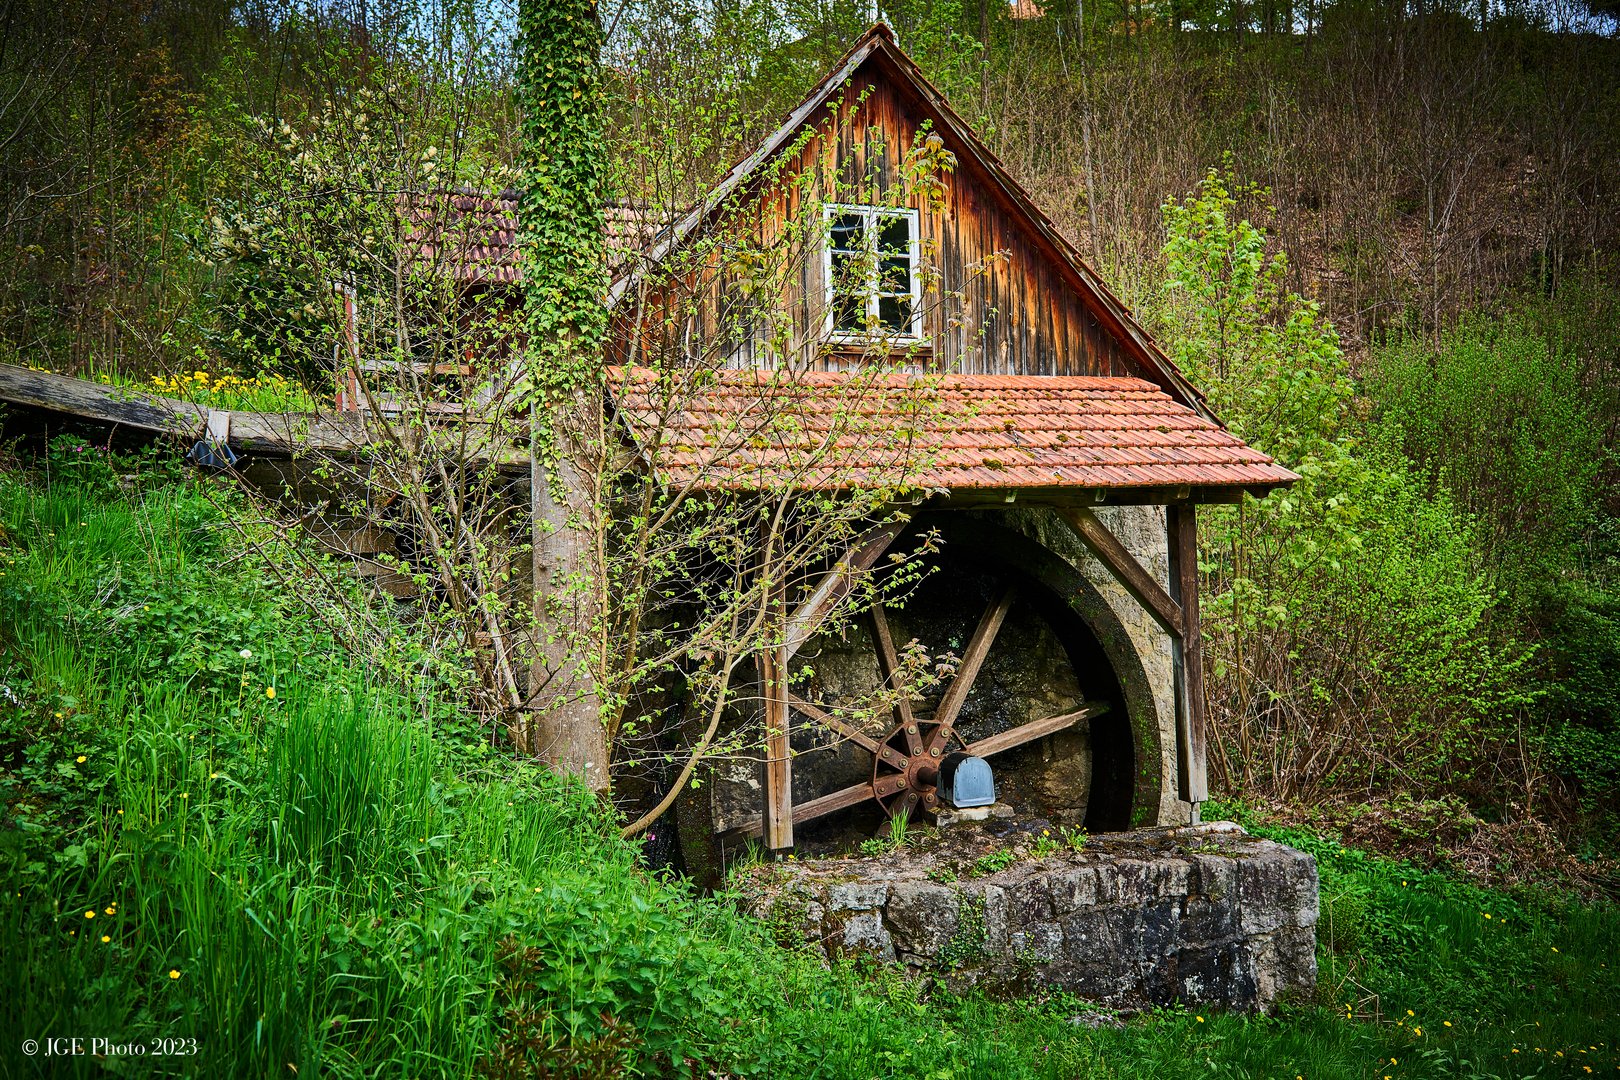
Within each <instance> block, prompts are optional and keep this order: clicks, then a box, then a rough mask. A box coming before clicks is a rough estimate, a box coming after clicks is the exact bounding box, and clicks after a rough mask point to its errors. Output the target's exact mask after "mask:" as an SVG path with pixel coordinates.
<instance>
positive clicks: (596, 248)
mask: <svg viewBox="0 0 1620 1080" xmlns="http://www.w3.org/2000/svg"><path fill="white" fill-rule="evenodd" d="M518 35H519V48H518V57H519V71H518V100H519V103H520V105H521V107H522V111H523V117H522V125H523V126H522V132H523V143H522V160H523V183H524V190H523V195H522V198H521V200H520V203H519V210H518V214H519V221H520V232H521V241H520V253H521V256H522V267H523V275H524V277H523V280H524V305H525V315H526V326H527V335H528V336H527V341H526V344H525V346H524V350H523V359H524V363H525V369H526V370H525V375H526V376H527V380H528V386H529V391H530V394H531V395H532V406H531V408H532V411H531V414H530V453H531V456H532V460H533V464H532V466H531V469H532V471H531V474H530V481H531V483H530V502H531V506H530V510H531V527H532V532H533V552H534V555H533V570H534V581H533V587H534V624H535V626H534V656H533V657H532V663H531V665H530V679H529V701H528V705H529V709H530V716H531V718H532V720H531V722H530V723H528V724H525V725H523V727H524V729H525V730H524V731H523V732H522V733H521V734H522V736H523V738H522V740H521V743H520V745H521V747H522V749H525V750H527V751H528V752H530V753H534V754H538V755H539V756H541V757H543V758H544V759H545V760H546V761H548V762H550V763H551V764H552V766H553V767H554V768H555V769H556V770H557V771H558V772H562V773H567V774H572V775H576V776H579V777H580V778H581V779H582V780H584V782H585V783H586V784H587V785H588V786H589V787H590V788H591V789H592V790H593V791H599V792H600V791H606V790H607V788H608V763H609V752H610V748H609V747H608V746H607V738H606V735H605V733H604V729H603V726H602V717H601V709H600V703H599V699H598V693H597V690H598V686H597V683H596V678H597V675H598V673H599V670H600V664H599V660H600V658H601V651H602V642H601V635H600V634H599V633H598V632H597V629H598V624H599V620H598V619H597V617H596V616H597V610H596V609H597V605H598V603H599V601H598V584H599V583H598V581H597V580H596V571H597V570H598V567H597V565H596V560H595V558H594V557H593V555H594V552H595V549H596V545H595V543H594V540H595V538H596V535H597V533H596V530H598V529H600V528H601V527H602V514H601V513H600V512H599V506H598V499H597V492H596V491H595V490H594V489H593V488H591V487H590V486H589V484H588V480H589V479H590V478H591V477H592V476H593V475H594V474H593V473H592V471H591V468H590V467H589V466H587V465H586V464H585V463H587V462H593V461H595V460H596V458H597V457H598V456H599V454H600V452H601V449H602V446H603V443H602V434H603V433H602V430H601V410H602V395H603V393H604V384H603V379H604V371H603V357H604V348H605V343H606V340H607V311H606V308H605V307H604V306H603V303H602V297H603V296H604V295H606V293H607V281H608V277H607V250H606V239H605V236H604V226H605V222H604V219H603V205H604V202H605V200H606V196H607V168H608V157H609V154H608V148H607V140H606V136H605V134H604V129H603V120H602V73H601V49H602V27H601V23H600V21H599V19H598V13H597V8H596V3H595V2H594V0H521V2H520V4H519V7H518ZM525 744H526V745H525Z"/></svg>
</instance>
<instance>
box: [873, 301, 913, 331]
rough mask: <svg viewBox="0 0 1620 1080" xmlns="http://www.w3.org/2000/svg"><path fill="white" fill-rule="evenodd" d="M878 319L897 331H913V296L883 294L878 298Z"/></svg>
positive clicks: (888, 327)
mask: <svg viewBox="0 0 1620 1080" xmlns="http://www.w3.org/2000/svg"><path fill="white" fill-rule="evenodd" d="M878 319H879V321H881V322H882V323H883V325H884V326H885V327H886V328H887V329H889V330H893V331H895V332H896V333H900V334H909V333H911V297H909V296H881V297H879V298H878Z"/></svg>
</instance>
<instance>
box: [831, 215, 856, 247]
mask: <svg viewBox="0 0 1620 1080" xmlns="http://www.w3.org/2000/svg"><path fill="white" fill-rule="evenodd" d="M863 225H864V221H863V219H862V218H861V215H859V214H839V215H838V216H837V217H835V218H833V222H832V236H831V237H830V242H831V244H832V246H833V247H834V248H835V249H839V250H843V251H859V250H860V247H861V230H862V227H863Z"/></svg>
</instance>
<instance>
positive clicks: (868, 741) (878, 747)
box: [788, 694, 906, 769]
mask: <svg viewBox="0 0 1620 1080" xmlns="http://www.w3.org/2000/svg"><path fill="white" fill-rule="evenodd" d="M788 707H789V708H791V709H794V710H796V711H798V712H801V713H803V714H804V715H806V716H808V717H809V718H810V719H812V720H814V721H815V722H816V723H818V724H820V725H821V726H822V727H825V728H830V729H831V730H833V731H835V732H837V733H838V734H840V735H842V736H843V737H844V738H846V739H848V740H849V741H850V742H852V743H854V744H855V745H856V746H859V747H861V748H862V749H863V750H865V751H866V752H867V753H869V754H872V755H873V756H875V757H878V758H881V759H882V760H883V761H884V762H886V763H887V764H889V765H892V766H893V767H894V768H896V769H903V768H905V767H906V755H904V754H902V753H901V752H900V751H898V750H896V749H894V748H893V747H891V746H886V745H884V744H883V743H881V742H878V740H876V739H874V738H872V736H870V735H868V734H867V733H866V732H864V731H862V730H861V729H860V728H858V727H856V726H855V725H854V724H851V723H849V722H848V721H847V720H844V719H842V718H841V717H838V716H835V715H833V714H832V713H830V712H828V711H826V710H825V709H823V708H821V707H820V706H819V705H812V704H810V702H808V701H805V700H804V699H803V698H801V697H798V696H797V695H795V694H789V695H788Z"/></svg>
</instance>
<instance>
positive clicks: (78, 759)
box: [76, 754, 90, 765]
mask: <svg viewBox="0 0 1620 1080" xmlns="http://www.w3.org/2000/svg"><path fill="white" fill-rule="evenodd" d="M76 760H77V761H78V763H79V764H80V765H83V764H84V763H85V762H86V761H88V760H90V759H89V758H87V757H85V756H84V755H83V754H80V755H79V756H78V758H77V759H76Z"/></svg>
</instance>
